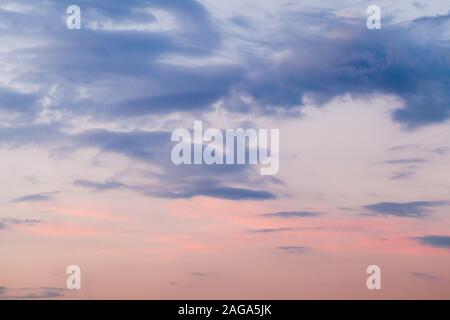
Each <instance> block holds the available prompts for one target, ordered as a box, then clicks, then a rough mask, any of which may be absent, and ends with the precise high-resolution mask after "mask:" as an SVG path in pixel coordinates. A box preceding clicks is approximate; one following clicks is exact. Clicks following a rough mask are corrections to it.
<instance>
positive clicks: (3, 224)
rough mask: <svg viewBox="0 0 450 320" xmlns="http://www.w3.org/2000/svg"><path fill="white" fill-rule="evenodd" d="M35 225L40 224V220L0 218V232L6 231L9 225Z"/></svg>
mask: <svg viewBox="0 0 450 320" xmlns="http://www.w3.org/2000/svg"><path fill="white" fill-rule="evenodd" d="M37 223H41V220H36V219H23V220H21V219H13V218H1V219H0V230H1V229H6V228H7V227H8V226H10V225H26V226H32V225H35V224H37Z"/></svg>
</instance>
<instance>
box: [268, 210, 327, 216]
mask: <svg viewBox="0 0 450 320" xmlns="http://www.w3.org/2000/svg"><path fill="white" fill-rule="evenodd" d="M322 215H323V213H322V212H315V211H280V212H273V213H265V214H262V216H263V217H267V218H313V217H320V216H322Z"/></svg>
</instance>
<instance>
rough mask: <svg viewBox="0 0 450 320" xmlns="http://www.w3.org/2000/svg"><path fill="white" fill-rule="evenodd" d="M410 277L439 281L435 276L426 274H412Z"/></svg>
mask: <svg viewBox="0 0 450 320" xmlns="http://www.w3.org/2000/svg"><path fill="white" fill-rule="evenodd" d="M412 275H413V276H414V277H416V278H419V279H422V280H439V278H438V277H436V276H435V275H433V274H431V273H426V272H413V273H412Z"/></svg>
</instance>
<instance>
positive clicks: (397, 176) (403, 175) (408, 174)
mask: <svg viewBox="0 0 450 320" xmlns="http://www.w3.org/2000/svg"><path fill="white" fill-rule="evenodd" d="M414 175H415V172H413V171H402V172H395V173H394V174H392V175H391V176H390V178H389V179H390V180H406V179H410V178H412V177H413V176H414Z"/></svg>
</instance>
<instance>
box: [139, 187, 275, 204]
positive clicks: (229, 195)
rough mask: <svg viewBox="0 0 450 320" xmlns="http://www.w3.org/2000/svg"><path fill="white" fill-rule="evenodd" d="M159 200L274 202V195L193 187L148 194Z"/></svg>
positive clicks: (259, 191) (228, 188)
mask: <svg viewBox="0 0 450 320" xmlns="http://www.w3.org/2000/svg"><path fill="white" fill-rule="evenodd" d="M148 195H152V196H155V197H159V198H167V199H186V198H192V197H195V196H206V197H211V198H220V199H227V200H237V201H239V200H274V199H276V195H275V194H273V193H271V192H269V191H262V190H251V189H245V188H232V187H214V186H211V187H193V188H190V189H188V190H185V191H156V192H149V193H148Z"/></svg>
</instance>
